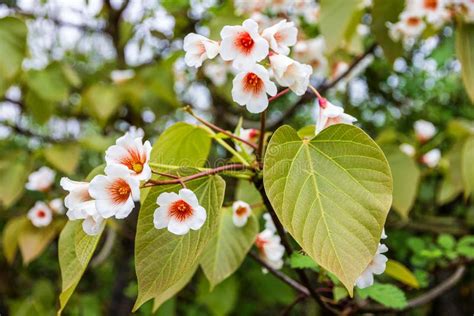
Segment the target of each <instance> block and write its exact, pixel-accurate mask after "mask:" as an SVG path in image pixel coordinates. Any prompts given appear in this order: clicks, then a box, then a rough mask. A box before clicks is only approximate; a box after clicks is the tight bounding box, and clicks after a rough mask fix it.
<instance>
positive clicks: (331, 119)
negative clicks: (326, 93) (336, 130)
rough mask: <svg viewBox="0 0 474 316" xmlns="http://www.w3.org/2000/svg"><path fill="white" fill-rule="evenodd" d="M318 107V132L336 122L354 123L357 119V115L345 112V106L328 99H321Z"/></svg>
mask: <svg viewBox="0 0 474 316" xmlns="http://www.w3.org/2000/svg"><path fill="white" fill-rule="evenodd" d="M316 108H317V109H316V111H317V118H316V134H318V133H319V132H321V131H322V130H323V129H325V128H327V127H329V126H331V125H334V124H350V125H352V123H354V122H356V121H357V119H356V118H355V117H353V116H351V115H349V114H346V113H344V109H343V108H341V107H340V106H335V105H333V104H332V103H331V102H329V101H327V100H326V99H319V106H317V107H316Z"/></svg>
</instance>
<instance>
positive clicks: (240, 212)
mask: <svg viewBox="0 0 474 316" xmlns="http://www.w3.org/2000/svg"><path fill="white" fill-rule="evenodd" d="M245 213H247V208H245V207H243V206H240V207H239V208H237V209H236V210H235V214H237V216H242V215H245Z"/></svg>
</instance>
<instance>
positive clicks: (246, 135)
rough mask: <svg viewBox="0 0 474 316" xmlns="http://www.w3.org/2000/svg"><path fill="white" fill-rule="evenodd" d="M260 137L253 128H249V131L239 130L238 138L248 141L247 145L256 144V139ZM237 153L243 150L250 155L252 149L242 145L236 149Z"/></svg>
mask: <svg viewBox="0 0 474 316" xmlns="http://www.w3.org/2000/svg"><path fill="white" fill-rule="evenodd" d="M259 136H260V131H259V130H258V129H255V128H249V129H244V128H241V129H240V133H239V137H240V138H242V139H243V140H246V141H248V142H249V143H252V144H256V143H257V141H258V137H259ZM237 150H238V151H242V150H245V152H247V153H252V152H253V148H252V147H250V146H249V145H247V144H242V145H241V147H239V148H237Z"/></svg>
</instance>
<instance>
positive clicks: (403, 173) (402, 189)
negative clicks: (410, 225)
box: [383, 146, 420, 219]
mask: <svg viewBox="0 0 474 316" xmlns="http://www.w3.org/2000/svg"><path fill="white" fill-rule="evenodd" d="M383 148H384V152H385V155H387V160H388V163H389V164H390V169H391V170H392V175H393V205H392V207H393V209H394V210H395V211H397V213H398V214H400V215H401V216H402V217H403V218H405V219H406V218H407V217H408V213H409V212H410V210H411V208H412V207H413V204H414V203H415V198H416V193H417V192H418V184H419V182H420V168H418V165H417V164H416V162H415V160H414V159H413V158H411V157H409V156H408V155H406V154H404V153H403V152H401V151H400V149H398V147H395V146H389V147H383Z"/></svg>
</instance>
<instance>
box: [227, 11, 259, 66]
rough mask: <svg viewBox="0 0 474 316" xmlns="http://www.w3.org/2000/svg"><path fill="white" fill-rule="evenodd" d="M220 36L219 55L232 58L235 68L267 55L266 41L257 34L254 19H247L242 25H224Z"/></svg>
mask: <svg viewBox="0 0 474 316" xmlns="http://www.w3.org/2000/svg"><path fill="white" fill-rule="evenodd" d="M221 37H222V42H221V49H220V54H221V57H222V59H224V60H233V61H234V67H236V68H241V67H243V66H248V65H251V64H253V63H255V62H258V61H261V60H262V59H264V58H265V57H267V55H268V43H267V41H266V40H265V39H264V38H263V37H261V36H260V34H258V24H257V22H255V21H254V20H251V19H247V20H245V21H244V23H243V24H242V26H240V25H235V26H228V25H227V26H224V28H223V29H222V31H221Z"/></svg>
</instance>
